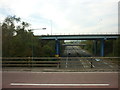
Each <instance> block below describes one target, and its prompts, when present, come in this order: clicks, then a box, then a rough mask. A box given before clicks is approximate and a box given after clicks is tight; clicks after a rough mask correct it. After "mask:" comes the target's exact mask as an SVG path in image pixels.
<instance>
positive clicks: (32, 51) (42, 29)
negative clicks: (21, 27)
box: [30, 28, 46, 61]
mask: <svg viewBox="0 0 120 90" xmlns="http://www.w3.org/2000/svg"><path fill="white" fill-rule="evenodd" d="M33 30H46V28H36V29H30V31H33ZM33 40H34V39H33V38H32V40H31V41H32V43H34V42H33ZM33 54H34V52H33V44H32V61H33Z"/></svg>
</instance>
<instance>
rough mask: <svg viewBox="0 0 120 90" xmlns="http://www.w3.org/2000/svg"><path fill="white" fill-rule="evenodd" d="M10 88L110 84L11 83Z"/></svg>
mask: <svg viewBox="0 0 120 90" xmlns="http://www.w3.org/2000/svg"><path fill="white" fill-rule="evenodd" d="M10 85H11V86H109V85H110V84H34V83H33V84H32V83H11V84H10Z"/></svg>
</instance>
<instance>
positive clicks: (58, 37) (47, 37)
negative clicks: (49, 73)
mask: <svg viewBox="0 0 120 90" xmlns="http://www.w3.org/2000/svg"><path fill="white" fill-rule="evenodd" d="M119 36H120V34H107V35H106V34H101V35H99V34H98V35H97V34H96V35H95V34H93V35H89V34H88V35H43V36H35V37H38V38H40V39H42V40H55V41H56V56H57V57H59V55H60V40H95V42H96V41H98V40H100V41H101V48H100V49H101V51H100V55H101V56H102V57H103V56H104V41H105V40H108V39H117V38H118V37H119ZM96 45H97V42H96V44H95V47H94V48H95V51H94V53H96V51H97V46H96Z"/></svg>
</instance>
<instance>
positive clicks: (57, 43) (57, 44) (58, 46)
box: [55, 40, 60, 57]
mask: <svg viewBox="0 0 120 90" xmlns="http://www.w3.org/2000/svg"><path fill="white" fill-rule="evenodd" d="M55 50H56V54H55V57H59V55H60V41H59V40H56V46H55Z"/></svg>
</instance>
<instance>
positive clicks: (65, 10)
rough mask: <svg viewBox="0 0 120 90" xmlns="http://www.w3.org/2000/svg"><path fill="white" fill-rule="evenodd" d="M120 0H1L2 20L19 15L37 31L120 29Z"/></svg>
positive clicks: (56, 32) (65, 31) (53, 32)
mask: <svg viewBox="0 0 120 90" xmlns="http://www.w3.org/2000/svg"><path fill="white" fill-rule="evenodd" d="M118 1H119V0H0V20H1V21H2V20H3V19H4V18H5V17H6V16H8V15H16V16H18V17H21V18H22V20H24V21H26V22H28V23H30V24H31V27H30V28H32V29H36V28H47V29H46V30H36V31H34V34H36V35H40V34H51V33H52V34H79V33H108V32H118Z"/></svg>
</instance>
